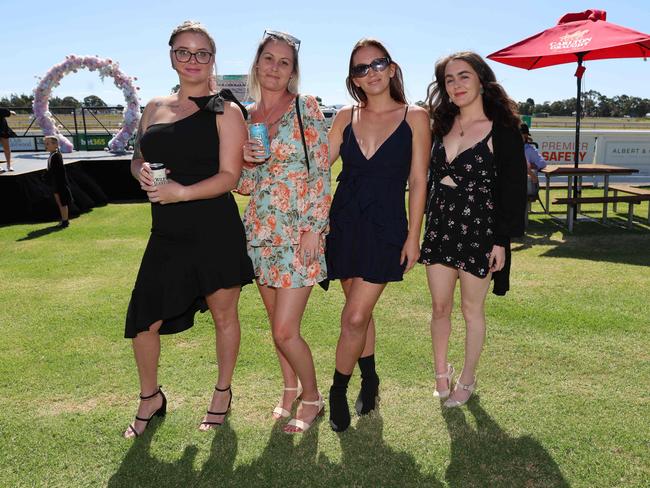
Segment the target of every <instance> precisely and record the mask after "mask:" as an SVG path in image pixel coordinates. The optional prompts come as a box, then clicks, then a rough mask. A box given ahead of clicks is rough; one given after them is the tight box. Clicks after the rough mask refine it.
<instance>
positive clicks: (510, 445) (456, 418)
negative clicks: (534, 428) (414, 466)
mask: <svg viewBox="0 0 650 488" xmlns="http://www.w3.org/2000/svg"><path fill="white" fill-rule="evenodd" d="M467 408H468V409H469V413H470V414H471V415H472V416H474V419H475V421H476V429H474V428H473V427H472V426H470V425H469V424H468V422H467V420H466V418H465V412H464V410H463V409H461V408H444V407H443V408H442V415H443V417H444V419H445V422H446V423H447V429H448V430H449V436H450V438H451V462H450V464H449V466H448V468H447V473H446V479H447V483H448V484H449V486H450V487H452V488H453V487H467V486H512V487H523V486H535V487H545V486H548V487H554V488H556V487H569V486H570V485H569V483H568V482H567V481H566V480H565V479H564V477H563V476H562V473H561V472H560V468H559V467H558V465H557V463H556V462H555V460H554V459H553V458H552V457H551V455H550V454H549V453H548V452H546V450H545V449H544V447H543V446H542V445H541V444H540V443H539V442H537V441H536V440H535V439H534V438H533V437H530V436H523V437H511V436H510V435H508V433H506V432H505V431H504V430H503V429H501V427H499V425H498V424H497V423H496V422H495V421H494V420H493V419H492V418H491V417H490V416H489V415H488V414H487V412H486V411H485V410H484V409H483V408H482V407H481V405H480V400H479V397H478V396H474V397H473V398H472V399H471V400H470V401H469V402H468V403H467Z"/></svg>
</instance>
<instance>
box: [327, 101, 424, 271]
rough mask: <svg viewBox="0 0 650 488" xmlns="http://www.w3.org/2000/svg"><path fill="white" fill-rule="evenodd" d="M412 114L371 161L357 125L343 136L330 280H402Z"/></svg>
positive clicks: (329, 242) (332, 212)
mask: <svg viewBox="0 0 650 488" xmlns="http://www.w3.org/2000/svg"><path fill="white" fill-rule="evenodd" d="M407 112H408V107H406V110H405V112H404V119H403V120H402V122H401V123H400V125H399V126H398V127H397V129H395V131H394V132H393V133H392V134H391V135H390V136H389V137H388V139H386V141H384V143H383V144H382V145H381V146H380V147H379V148H378V149H377V152H375V154H373V156H372V157H371V158H370V159H368V158H366V157H365V156H364V155H363V153H362V152H361V148H360V147H359V144H358V142H357V139H356V137H355V135H354V130H353V128H352V120H350V123H349V124H348V125H347V127H346V128H345V129H344V131H343V142H342V143H341V149H340V155H341V159H342V160H343V169H342V171H341V173H340V174H339V176H338V178H337V181H338V182H339V183H338V187H337V189H336V193H335V194H334V199H333V200H332V207H331V209H330V231H329V234H328V235H327V246H326V248H325V253H326V258H327V273H328V278H329V279H346V278H357V277H358V278H363V279H364V280H365V281H368V282H371V283H387V282H389V281H401V280H402V278H403V275H404V267H405V265H402V264H400V254H401V252H402V247H403V246H404V242H405V241H406V237H407V234H408V223H407V220H406V208H405V204H404V195H405V191H406V182H407V180H408V176H409V172H410V170H411V149H412V137H413V134H412V132H411V127H410V126H409V124H408V122H406V114H407ZM352 115H354V109H353V110H352ZM351 119H352V117H351Z"/></svg>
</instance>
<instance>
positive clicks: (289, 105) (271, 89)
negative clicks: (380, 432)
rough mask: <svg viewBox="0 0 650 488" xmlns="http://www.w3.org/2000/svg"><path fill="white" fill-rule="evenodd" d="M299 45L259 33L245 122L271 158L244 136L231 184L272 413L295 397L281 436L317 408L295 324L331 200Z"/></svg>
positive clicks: (303, 426) (284, 410)
mask: <svg viewBox="0 0 650 488" xmlns="http://www.w3.org/2000/svg"><path fill="white" fill-rule="evenodd" d="M299 47H300V41H298V40H297V39H296V38H294V37H292V36H290V35H288V34H285V33H282V32H265V35H264V38H263V39H262V41H261V42H260V44H259V46H258V49H257V53H256V55H255V60H254V62H253V65H252V67H251V71H250V74H249V93H250V95H251V97H252V98H253V99H254V100H255V104H254V105H253V106H252V108H251V110H250V121H249V122H250V123H263V124H266V126H267V128H268V131H269V138H270V141H271V156H270V158H269V159H268V160H265V159H264V149H263V147H262V145H261V144H260V143H259V142H258V141H257V140H255V139H250V140H249V141H248V142H247V143H246V144H245V145H244V160H245V161H246V164H245V168H244V171H243V173H242V177H241V179H240V182H239V188H238V190H239V192H240V193H242V194H249V195H250V201H249V203H248V206H247V207H246V211H245V213H244V226H245V228H246V236H247V240H248V253H249V255H250V257H251V259H252V260H253V266H254V268H255V276H256V280H257V285H258V288H259V291H260V295H261V296H262V300H263V302H264V306H265V307H266V311H267V313H268V316H269V321H270V323H271V330H272V333H273V340H274V342H275V349H276V352H277V355H278V359H279V361H280V368H281V370H282V376H283V379H284V393H283V396H282V398H281V400H280V402H279V404H278V405H277V407H276V408H275V409H274V411H273V417H274V418H275V419H280V418H287V417H289V416H290V410H291V408H292V405H293V403H294V402H295V401H296V400H297V398H298V397H301V400H302V401H301V405H300V406H299V408H298V410H297V412H296V415H295V418H294V419H292V420H291V421H290V422H289V423H288V424H287V425H286V426H285V427H284V430H285V432H287V433H300V432H304V431H306V430H307V429H308V428H309V427H310V426H311V424H312V423H313V421H314V420H315V419H316V417H317V416H318V415H320V414H321V413H322V411H323V405H324V403H323V399H322V396H321V394H320V393H319V391H318V388H317V385H316V373H315V370H314V362H313V359H312V355H311V351H310V349H309V346H308V345H307V343H306V342H305V341H304V339H303V338H302V337H301V335H300V321H301V318H302V315H303V313H304V310H305V306H306V305H307V300H308V299H309V295H310V293H311V290H312V287H313V285H314V284H316V283H319V282H321V281H323V280H325V278H326V277H327V269H326V265H325V253H324V240H325V235H326V234H327V231H328V214H329V207H330V202H331V196H330V172H329V160H328V146H327V128H326V125H325V119H324V117H323V114H322V113H321V111H320V109H319V107H318V102H317V101H316V99H315V98H313V97H311V96H300V95H298V76H299V69H298V49H299ZM296 108H299V110H300V114H298V112H297V110H296ZM300 122H302V126H303V132H304V142H305V144H304V145H303V139H302V134H301V130H300ZM306 153H307V154H306ZM306 156H307V157H306Z"/></svg>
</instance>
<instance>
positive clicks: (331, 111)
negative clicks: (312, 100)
mask: <svg viewBox="0 0 650 488" xmlns="http://www.w3.org/2000/svg"><path fill="white" fill-rule="evenodd" d="M320 110H321V112H323V115H324V116H325V122H326V123H327V128H328V129H329V128H330V127H332V121H333V120H334V116H335V115H336V112H338V109H337V108H336V107H325V106H322V107H321V108H320Z"/></svg>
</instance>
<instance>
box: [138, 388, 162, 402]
mask: <svg viewBox="0 0 650 488" xmlns="http://www.w3.org/2000/svg"><path fill="white" fill-rule="evenodd" d="M161 388H162V385H158V389H157V390H156V391H155V392H153V393H152V394H151V395H147V396H142V392H140V400H151V399H152V398H153V397H155V396H156V395H157V394H158V393H162V391H161Z"/></svg>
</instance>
